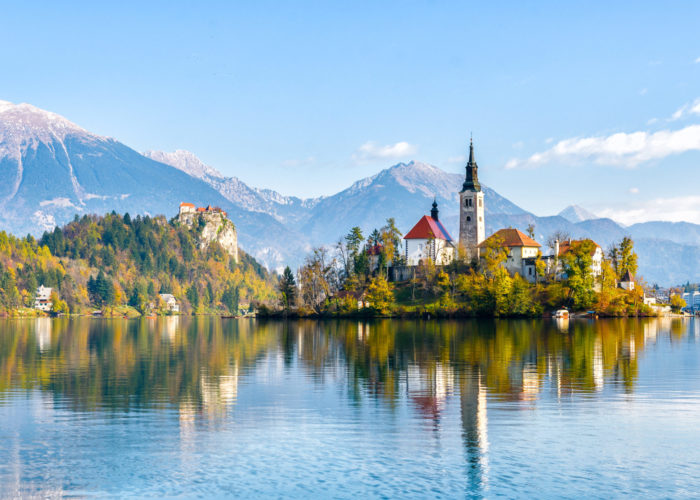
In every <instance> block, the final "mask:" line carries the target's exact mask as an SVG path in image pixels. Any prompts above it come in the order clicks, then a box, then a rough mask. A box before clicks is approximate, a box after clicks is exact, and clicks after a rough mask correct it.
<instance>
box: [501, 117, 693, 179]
mask: <svg viewBox="0 0 700 500" xmlns="http://www.w3.org/2000/svg"><path fill="white" fill-rule="evenodd" d="M686 151H700V125H689V126H687V127H685V128H682V129H679V130H660V131H658V132H654V133H649V132H631V133H624V132H620V133H617V134H612V135H609V136H602V137H576V138H572V139H564V140H562V141H559V142H557V143H556V144H555V145H554V146H553V147H551V148H550V149H548V150H546V151H543V152H541V153H535V154H533V155H532V156H530V157H529V158H526V159H517V158H513V159H511V160H509V161H508V162H507V163H506V168H507V169H511V168H519V167H538V166H541V165H544V164H547V163H552V162H560V163H561V162H568V163H578V162H581V161H584V160H586V161H592V162H594V163H597V164H601V165H618V166H622V167H628V168H631V167H636V166H637V165H639V164H640V163H644V162H647V161H650V160H657V159H660V158H665V157H667V156H670V155H674V154H681V153H685V152H686Z"/></svg>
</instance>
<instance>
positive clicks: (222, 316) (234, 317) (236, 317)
mask: <svg viewBox="0 0 700 500" xmlns="http://www.w3.org/2000/svg"><path fill="white" fill-rule="evenodd" d="M238 318H239V316H224V315H221V319H238Z"/></svg>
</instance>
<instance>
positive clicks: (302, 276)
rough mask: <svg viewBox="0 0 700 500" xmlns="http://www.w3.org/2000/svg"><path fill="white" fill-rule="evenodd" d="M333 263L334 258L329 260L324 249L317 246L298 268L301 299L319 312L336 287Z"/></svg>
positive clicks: (334, 263)
mask: <svg viewBox="0 0 700 500" xmlns="http://www.w3.org/2000/svg"><path fill="white" fill-rule="evenodd" d="M335 265H336V262H335V259H332V260H330V261H329V259H328V252H327V251H326V249H325V248H323V247H318V248H314V250H313V252H312V253H311V255H309V256H307V257H306V260H305V261H304V265H303V266H301V268H300V269H299V286H300V288H301V295H300V297H301V300H302V302H303V303H304V305H306V306H308V307H310V308H312V309H313V310H314V311H315V312H316V313H320V312H321V310H322V309H323V303H324V302H325V300H326V299H327V298H328V297H329V296H330V295H331V294H332V293H333V292H334V291H335V290H336V289H337V285H338V283H337V280H336V279H335V278H336V274H335V269H334V267H335Z"/></svg>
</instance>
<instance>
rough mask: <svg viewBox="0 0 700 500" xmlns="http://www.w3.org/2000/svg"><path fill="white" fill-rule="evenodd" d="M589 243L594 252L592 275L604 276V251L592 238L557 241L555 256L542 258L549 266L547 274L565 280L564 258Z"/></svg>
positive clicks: (592, 256) (596, 276) (592, 254)
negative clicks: (579, 246)
mask: <svg viewBox="0 0 700 500" xmlns="http://www.w3.org/2000/svg"><path fill="white" fill-rule="evenodd" d="M587 242H590V243H592V245H593V250H592V252H591V260H592V262H591V267H590V269H591V274H592V275H593V276H594V277H595V278H598V277H599V276H600V275H601V274H603V249H602V247H601V246H600V245H599V244H598V243H596V242H595V241H593V240H592V239H590V238H585V239H582V240H571V239H569V240H564V241H559V240H556V241H555V242H554V254H553V255H547V256H544V257H542V259H543V260H544V261H545V265H546V266H547V274H548V275H554V276H555V277H556V278H557V279H565V278H566V277H567V276H566V271H565V270H564V265H563V262H562V259H563V257H565V256H566V254H568V253H569V252H571V249H572V248H573V247H575V246H577V245H582V244H585V243H587Z"/></svg>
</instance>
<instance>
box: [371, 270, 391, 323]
mask: <svg viewBox="0 0 700 500" xmlns="http://www.w3.org/2000/svg"><path fill="white" fill-rule="evenodd" d="M367 301H368V302H369V304H370V306H371V307H372V308H373V309H374V310H376V311H377V312H379V313H381V314H386V313H387V312H389V310H390V308H391V304H392V303H393V301H394V294H393V293H392V291H391V285H390V283H389V282H388V281H387V280H386V278H385V277H384V276H381V275H378V276H375V277H374V278H372V281H371V282H370V284H369V287H368V288H367Z"/></svg>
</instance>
